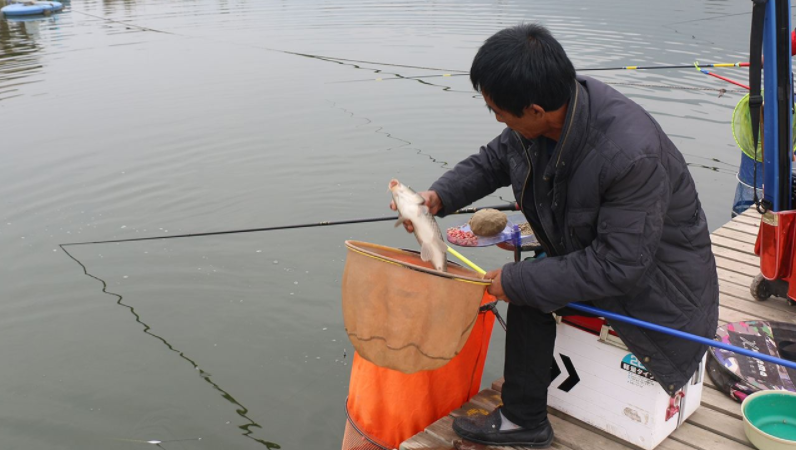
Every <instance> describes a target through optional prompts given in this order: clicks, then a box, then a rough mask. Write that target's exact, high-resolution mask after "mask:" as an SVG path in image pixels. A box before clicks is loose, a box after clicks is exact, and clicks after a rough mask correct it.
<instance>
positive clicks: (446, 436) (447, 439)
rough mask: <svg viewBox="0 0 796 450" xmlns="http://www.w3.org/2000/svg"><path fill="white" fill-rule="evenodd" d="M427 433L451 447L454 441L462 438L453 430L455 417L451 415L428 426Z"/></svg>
mask: <svg viewBox="0 0 796 450" xmlns="http://www.w3.org/2000/svg"><path fill="white" fill-rule="evenodd" d="M426 433H428V434H429V435H431V436H433V437H434V438H436V439H438V440H440V441H442V442H444V443H445V444H446V445H449V446H451V447H454V445H453V442H454V441H456V440H457V439H460V438H459V436H458V435H457V434H456V432H455V431H453V417H451V416H445V417H443V418H442V419H439V420H438V421H436V422H434V423H432V424H431V425H429V426H428V427H427V428H426Z"/></svg>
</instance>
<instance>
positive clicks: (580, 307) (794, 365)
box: [448, 247, 796, 370]
mask: <svg viewBox="0 0 796 450" xmlns="http://www.w3.org/2000/svg"><path fill="white" fill-rule="evenodd" d="M448 251H449V252H451V254H453V256H456V257H457V258H459V259H461V261H462V262H463V263H465V264H467V265H468V266H469V267H470V268H472V269H473V270H475V271H476V272H478V273H480V274H481V275H484V274H486V271H485V270H484V269H482V268H480V267H478V266H477V265H475V263H473V262H472V261H470V260H469V259H467V258H465V257H463V256H461V255H460V254H459V252H457V251H455V250H453V249H451V248H450V247H448ZM566 306H567V307H568V308H572V309H574V310H576V311H580V312H585V313H587V314H591V315H594V316H598V317H604V318H606V319H609V320H615V321H617V322H624V323H627V324H630V325H635V326H637V327H640V328H646V329H648V330H652V331H657V332H659V333H664V334H668V335H669V336H674V337H677V338H680V339H685V340H687V341H692V342H697V343H700V344H703V345H708V346H710V347H715V348H720V349H722V350H727V351H730V352H733V353H738V354H739V355H744V356H748V357H750V358H755V359H759V360H762V361H766V362H770V363H772V364H777V365H779V366H783V367H787V368H789V369H793V370H796V361H789V360H787V359H782V358H777V357H776V356H771V355H766V354H765V353H760V352H755V351H752V350H747V349H745V348H742V347H736V346H734V345H730V344H725V343H724V342H719V341H714V340H713V339H708V338H705V337H702V336H697V335H695V334H691V333H686V332H684V331H680V330H675V329H673V328H669V327H664V326H661V325H656V324H654V323H650V322H645V321H643V320H638V319H634V318H632V317H628V316H623V315H621V314H616V313H612V312H610V311H606V310H604V309H600V308H595V307H593V306H587V305H584V304H581V303H577V302H572V303H570V304H568V305H566Z"/></svg>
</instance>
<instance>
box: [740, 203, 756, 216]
mask: <svg viewBox="0 0 796 450" xmlns="http://www.w3.org/2000/svg"><path fill="white" fill-rule="evenodd" d="M740 215H741V216H746V217H756V218H758V219H759V218H760V213H759V212H757V209H755V207H754V206H752V207H751V208H749V209H747V210H746V211H744V212H742V213H741V214H740Z"/></svg>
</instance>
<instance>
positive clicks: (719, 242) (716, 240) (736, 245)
mask: <svg viewBox="0 0 796 450" xmlns="http://www.w3.org/2000/svg"><path fill="white" fill-rule="evenodd" d="M710 241H711V242H712V243H713V246H714V247H723V248H728V249H731V250H735V251H737V252H741V253H744V254H747V255H753V256H754V257H755V258H759V256H757V255H755V243H754V242H751V243H750V242H741V241H738V240H735V239H732V238H728V237H724V236H720V235H718V234H711V235H710Z"/></svg>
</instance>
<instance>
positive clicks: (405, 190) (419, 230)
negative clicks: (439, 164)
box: [389, 179, 448, 272]
mask: <svg viewBox="0 0 796 450" xmlns="http://www.w3.org/2000/svg"><path fill="white" fill-rule="evenodd" d="M389 188H390V192H391V193H392V199H393V200H394V201H395V206H396V208H397V209H398V222H396V223H395V226H396V227H397V226H399V225H401V224H402V223H403V222H404V221H406V220H408V221H410V222H412V226H413V227H414V229H415V238H417V242H418V244H420V258H421V259H422V260H423V261H431V265H432V266H434V268H435V269H436V270H439V271H441V272H447V271H448V260H447V257H446V251H447V250H448V246H447V245H446V244H445V241H444V240H443V239H442V232H441V231H440V229H439V226H437V221H436V220H435V219H434V216H432V215H431V212H430V211H429V210H428V207H427V206H426V205H425V203H426V200H425V199H424V198H423V197H422V196H421V195H420V194H418V193H417V192H415V191H413V190H412V189H411V188H409V187H407V186H404V185H403V184H401V182H400V181H398V180H396V179H392V180H390V185H389Z"/></svg>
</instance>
